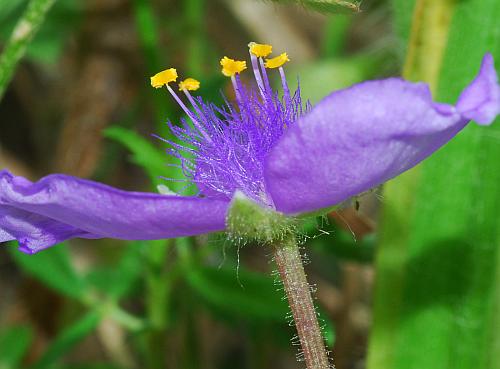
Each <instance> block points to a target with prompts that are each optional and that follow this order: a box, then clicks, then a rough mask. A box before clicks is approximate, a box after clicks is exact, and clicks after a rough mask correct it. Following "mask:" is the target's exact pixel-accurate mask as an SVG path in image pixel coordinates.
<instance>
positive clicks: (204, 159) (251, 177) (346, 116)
mask: <svg viewBox="0 0 500 369" xmlns="http://www.w3.org/2000/svg"><path fill="white" fill-rule="evenodd" d="M249 48H250V61H251V69H252V70H253V74H254V77H255V82H256V83H255V86H254V87H247V86H245V85H244V84H243V83H242V81H241V79H240V73H241V72H243V70H245V69H246V68H247V65H246V63H245V62H244V61H235V60H232V59H229V58H227V57H225V58H223V59H222V60H221V66H222V73H223V74H224V75H226V76H228V77H230V78H231V81H232V84H233V87H234V92H235V97H236V98H235V102H234V103H228V102H227V103H226V104H225V106H224V107H217V106H215V105H214V104H211V103H208V102H205V101H204V100H202V98H200V97H195V96H193V95H192V94H191V92H190V91H194V90H196V89H197V88H198V87H199V82H198V81H196V80H194V79H192V78H188V79H186V80H184V81H182V82H181V83H180V84H179V89H180V91H182V93H183V94H184V95H185V100H184V101H187V104H188V105H186V104H185V103H184V102H183V101H182V99H181V98H180V97H179V96H178V95H177V93H176V92H175V91H174V90H173V89H172V87H171V86H170V84H171V83H173V82H175V81H176V79H177V72H176V70H175V69H167V70H165V71H163V72H160V73H158V74H157V75H155V76H153V77H152V78H151V84H152V86H153V87H156V88H160V87H164V86H165V87H166V88H167V89H168V91H169V92H170V94H171V95H172V96H173V98H174V99H175V100H176V101H177V103H178V104H179V105H180V106H181V107H182V109H183V110H184V111H185V113H186V114H187V119H186V120H183V121H182V125H180V126H176V125H172V124H170V123H169V124H170V128H171V130H172V132H173V134H174V135H175V136H176V138H177V139H176V140H175V141H169V140H166V142H167V143H168V144H169V145H170V147H171V149H170V150H169V153H170V154H171V155H173V156H174V157H176V158H178V159H179V160H180V164H179V165H180V167H181V168H182V170H183V172H184V174H185V175H186V177H187V178H188V179H189V181H190V183H191V184H193V185H196V187H197V189H198V194H197V195H196V196H181V195H178V194H173V193H170V194H168V193H167V194H154V193H141V192H127V191H122V190H119V189H116V188H112V187H109V186H106V185H103V184H100V183H96V182H92V181H89V180H84V179H79V178H75V177H71V176H67V175H61V174H55V175H49V176H47V177H45V178H42V179H41V180H39V181H38V182H34V183H32V182H30V181H28V180H27V179H25V178H23V177H16V176H14V175H12V174H11V173H9V172H8V171H7V170H4V171H1V172H0V242H1V241H9V240H18V241H19V244H20V249H21V250H22V251H24V252H27V253H35V252H37V251H40V250H42V249H44V248H47V247H49V246H51V245H54V244H56V243H58V242H61V241H64V240H66V239H69V238H74V237H81V238H102V237H111V238H118V239H129V240H135V239H162V238H171V237H179V236H190V235H197V234H202V233H207V232H213V231H221V230H224V229H226V225H227V214H228V211H230V208H231V204H232V203H233V204H234V201H235V200H234V198H235V197H236V198H237V197H238V196H235V194H243V195H244V196H245V197H246V198H248V199H251V200H252V202H253V203H254V204H257V205H258V207H259V208H262V209H265V210H266V211H272V212H273V213H274V214H279V216H280V217H283V218H285V216H297V215H300V214H304V213H308V212H313V211H317V210H320V209H323V208H328V207H331V206H333V205H335V204H338V203H340V202H342V201H344V200H346V199H348V198H350V197H351V196H353V195H356V194H359V193H361V192H364V191H366V190H369V189H370V188H372V187H374V186H377V185H379V184H381V183H383V182H385V181H387V180H389V179H391V178H393V177H395V176H397V175H398V174H400V173H402V172H404V171H406V170H408V169H409V168H411V167H413V166H414V165H416V164H417V163H419V162H420V161H422V160H423V159H425V158H426V157H427V156H429V155H430V154H432V153H433V152H434V151H435V150H437V149H438V148H439V147H441V146H442V145H444V144H445V143H446V142H447V141H448V140H450V139H451V138H452V137H453V136H455V135H456V134H457V133H458V132H459V131H460V130H462V129H463V128H464V127H465V126H466V125H467V123H468V122H469V121H470V120H474V121H476V122H477V123H478V124H480V125H487V124H490V123H491V122H492V121H493V120H494V119H495V117H496V116H497V115H498V114H499V112H500V86H499V85H498V80H497V75H496V72H495V69H494V64H493V58H492V56H491V55H490V54H487V55H486V56H485V57H484V59H483V62H482V65H481V68H480V71H479V74H478V75H477V77H476V78H475V79H474V80H473V81H472V82H471V84H470V85H469V86H468V87H466V88H465V90H464V91H463V92H462V94H461V95H460V97H459V98H458V101H457V103H456V104H455V105H448V104H442V103H436V102H433V101H432V97H431V93H430V91H429V88H428V86H427V85H426V84H423V83H410V82H407V81H404V80H402V79H399V78H389V79H385V80H377V81H368V82H363V83H360V84H356V85H354V86H352V87H350V88H347V89H344V90H340V91H336V92H333V93H331V94H330V95H328V96H327V97H325V98H324V99H323V100H322V101H321V102H319V103H318V104H317V105H316V106H315V107H311V106H309V104H307V103H304V102H303V100H302V99H301V95H300V89H297V91H295V92H294V93H293V94H292V93H291V92H290V90H289V88H288V85H287V82H286V78H285V72H284V69H283V65H284V64H285V63H286V62H287V61H288V56H287V54H286V53H284V54H281V55H279V56H277V57H275V58H271V59H265V58H267V57H268V56H269V55H270V54H271V51H272V50H271V46H270V45H262V44H255V43H251V44H250V45H249ZM275 70H277V72H278V73H279V76H280V77H281V84H282V92H281V93H280V92H278V91H275V90H273V89H272V88H271V85H270V83H269V79H268V72H273V73H275V72H274V71H275ZM188 106H189V108H188Z"/></svg>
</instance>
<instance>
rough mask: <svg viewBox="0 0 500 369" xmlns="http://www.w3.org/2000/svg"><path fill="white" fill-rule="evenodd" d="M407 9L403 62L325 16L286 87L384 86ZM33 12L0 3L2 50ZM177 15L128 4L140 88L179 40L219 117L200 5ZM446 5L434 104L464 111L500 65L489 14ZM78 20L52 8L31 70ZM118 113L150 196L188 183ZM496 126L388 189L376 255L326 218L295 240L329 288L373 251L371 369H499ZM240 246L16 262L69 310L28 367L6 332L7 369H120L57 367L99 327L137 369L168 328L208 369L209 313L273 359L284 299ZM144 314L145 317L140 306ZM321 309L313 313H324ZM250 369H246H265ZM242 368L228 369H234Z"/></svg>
mask: <svg viewBox="0 0 500 369" xmlns="http://www.w3.org/2000/svg"><path fill="white" fill-rule="evenodd" d="M279 2H281V3H285V4H291V3H295V4H299V5H303V6H305V7H306V8H308V9H316V10H320V11H323V12H327V13H331V12H334V13H335V14H336V12H338V11H339V10H347V11H349V10H352V9H354V8H353V7H350V6H346V4H354V5H355V6H357V5H358V4H359V2H354V1H351V2H339V1H333V0H332V1H315V0H311V1H292V0H283V1H279ZM416 2H417V0H413V1H412V0H408V1H406V0H392V2H391V6H392V10H393V12H392V15H393V23H394V28H395V30H396V32H397V34H398V36H399V40H400V41H398V43H397V46H396V47H394V45H392V47H393V48H394V49H395V50H386V49H383V50H379V51H378V52H373V51H370V50H362V51H361V52H358V53H354V54H353V53H348V52H346V49H348V48H349V46H350V45H349V41H350V40H349V39H348V37H349V32H350V27H351V26H352V24H353V23H354V22H355V18H354V17H355V15H352V14H348V15H346V14H343V15H342V16H338V15H335V16H333V17H332V16H330V17H331V18H329V20H328V21H327V25H326V27H325V29H324V34H323V39H322V41H321V47H319V48H318V49H320V51H319V52H318V54H319V55H320V57H318V58H313V59H312V60H309V61H307V62H304V63H302V64H301V65H296V66H295V67H293V68H291V69H290V70H289V72H288V77H289V78H290V81H289V82H290V84H291V86H292V87H293V86H295V85H296V84H297V78H296V76H300V79H299V81H298V82H299V83H300V85H301V89H302V93H303V95H304V96H305V97H306V98H308V99H310V101H311V102H313V103H314V102H317V101H318V100H319V99H320V98H322V97H323V96H325V95H326V94H328V93H329V92H331V91H332V90H333V89H336V88H341V87H345V86H347V85H350V84H352V83H355V82H359V81H362V80H365V79H368V78H374V77H376V76H377V75H379V74H380V73H385V72H386V70H385V69H384V67H385V64H387V59H388V55H390V54H389V53H394V52H395V53H398V54H399V53H406V52H407V50H408V47H407V45H408V40H409V39H410V31H411V27H412V17H413V14H412V12H413V9H414V7H415V4H416ZM27 3H28V2H27V1H26V0H15V1H14V0H12V1H10V0H0V41H1V42H2V43H3V42H5V40H6V39H7V38H8V36H9V34H10V32H11V31H12V29H13V27H14V24H15V22H16V21H17V20H18V18H19V16H21V14H22V12H23V10H24V9H25V8H26V5H27ZM342 3H344V4H342ZM447 3H448V2H447ZM182 4H183V5H182V7H181V9H180V11H179V12H178V13H176V14H177V16H176V17H175V19H173V18H174V17H171V18H172V19H170V18H169V19H167V20H164V19H161V17H159V16H158V12H157V7H158V4H156V3H153V2H150V1H147V0H133V1H132V2H131V8H132V13H133V17H134V21H135V23H134V26H135V29H136V33H137V38H138V43H139V46H140V48H141V50H142V51H141V52H142V54H141V56H142V58H143V61H144V64H145V66H144V67H145V70H144V71H142V72H143V73H144V80H147V76H148V75H150V74H152V73H154V72H156V71H157V70H158V69H161V68H162V67H163V66H164V65H169V63H173V62H174V61H176V59H175V58H176V57H177V56H176V55H175V53H174V51H170V49H169V48H165V47H163V46H162V45H163V44H164V40H163V39H162V37H161V32H162V30H164V29H165V28H167V29H169V30H170V31H172V32H171V33H172V34H173V35H175V37H172V38H174V39H175V38H181V39H182V41H183V42H182V43H181V44H182V45H181V46H179V45H176V44H175V42H171V40H169V41H168V42H169V45H171V46H172V48H173V49H175V50H178V49H185V59H186V60H185V62H184V63H183V66H182V68H183V69H184V71H185V72H186V73H187V74H192V75H193V76H195V77H198V76H200V77H204V78H205V80H204V88H203V91H202V92H201V94H202V95H203V97H207V98H208V99H210V100H211V101H215V102H217V103H220V102H221V101H222V98H221V95H220V90H221V89H222V88H223V87H224V83H225V80H224V79H223V77H221V76H220V75H218V74H217V75H216V74H211V73H208V72H207V69H209V68H207V66H206V64H208V65H209V66H210V68H212V67H213V69H214V70H216V68H217V65H216V61H215V62H214V61H212V62H211V63H212V64H210V63H208V62H207V61H206V59H207V58H208V56H207V54H209V53H216V52H215V51H213V50H214V49H215V50H216V47H215V45H213V44H212V43H211V41H210V40H209V39H208V36H207V33H206V28H205V22H206V21H207V19H206V18H207V15H206V14H205V11H206V1H202V0H187V1H183V2H182ZM449 4H451V5H452V6H453V10H454V13H453V14H454V15H453V21H452V24H451V28H450V36H449V41H448V46H447V48H446V52H445V59H444V62H443V66H442V73H441V74H440V78H439V86H438V89H437V92H438V96H439V98H440V99H441V100H443V101H453V100H454V99H455V98H456V97H457V94H458V93H459V91H460V89H461V88H462V87H463V86H465V85H466V83H467V82H468V81H469V80H470V78H472V76H473V75H474V73H475V72H476V70H477V68H478V61H479V60H480V58H481V56H482V54H483V53H484V52H485V51H487V50H490V51H492V52H494V53H495V56H496V59H497V60H500V49H499V46H498V45H500V36H499V35H500V32H499V28H498V19H500V7H499V3H498V1H495V0H469V1H462V2H449ZM83 17H84V13H83V2H81V1H77V0H64V1H62V0H61V1H59V2H57V3H56V5H55V6H54V8H53V9H52V10H51V13H50V16H48V17H47V19H46V21H45V22H44V24H43V26H42V27H41V29H40V31H39V33H38V35H37V36H36V37H35V38H34V40H33V42H32V44H31V45H30V47H29V49H28V54H27V55H28V58H29V59H30V60H32V61H33V62H35V63H45V64H47V63H52V62H55V61H56V60H57V59H58V58H59V57H60V55H61V52H62V51H63V46H64V44H65V42H66V41H67V38H68V37H69V36H70V35H71V34H72V32H76V31H77V30H78V27H79V25H80V22H81V20H82V18H83ZM166 23H167V24H166ZM184 41H185V42H184ZM185 45H188V46H185ZM410 46H411V45H410ZM176 47H177V48H176ZM173 49H172V50H173ZM209 56H210V57H211V56H212V55H211V54H210V55H209ZM174 59H175V60H174ZM381 71H382V72H381ZM423 78H424V77H423ZM318 81H319V82H318ZM146 89H147V90H146ZM141 94H142V95H143V96H142V95H141V96H139V98H138V101H139V103H142V102H144V103H145V104H151V105H152V106H151V108H152V110H153V115H154V120H155V129H156V132H157V133H158V134H159V135H160V136H162V137H165V138H166V139H171V137H170V136H169V132H168V128H167V125H166V124H165V120H166V119H167V118H170V119H172V121H173V122H176V121H177V120H178V118H179V117H180V116H181V114H180V113H179V112H178V111H176V110H175V109H174V108H173V107H172V106H171V105H170V104H169V103H168V100H167V99H166V98H165V97H164V96H163V94H161V93H158V91H155V90H151V89H149V86H147V85H146V83H145V86H144V91H141ZM141 99H142V100H141ZM127 113H128V114H129V118H128V119H127V122H120V123H119V124H116V125H114V126H112V127H110V128H108V129H106V130H105V131H104V132H103V135H104V136H105V137H106V138H109V139H110V140H112V141H113V142H114V143H115V144H116V146H119V150H125V151H126V152H127V158H128V161H129V162H130V163H132V164H133V165H136V166H138V167H139V168H141V169H142V170H143V171H144V172H145V173H146V174H147V176H148V177H149V180H150V182H151V184H152V185H153V186H152V188H153V189H154V190H156V186H157V185H158V184H164V183H165V182H164V181H162V180H161V178H160V176H164V177H169V178H176V179H180V180H182V179H183V177H184V176H183V173H182V171H181V170H180V169H179V168H176V167H171V166H167V164H172V163H171V162H169V160H170V159H169V156H168V155H167V154H166V153H165V150H164V149H163V147H164V146H166V145H163V144H162V142H161V141H159V140H157V139H152V138H150V137H148V136H144V135H142V134H139V133H137V130H136V127H135V126H134V127H133V128H132V127H131V125H132V123H134V122H135V121H137V120H139V119H140V117H139V115H140V114H142V113H143V112H142V111H141V109H140V108H138V107H137V103H135V105H134V106H131V107H129V111H128V112H127ZM497 127H498V124H497ZM497 127H495V126H494V127H493V128H489V129H488V130H487V131H483V130H478V129H475V128H474V127H469V128H467V130H466V131H465V132H464V133H463V134H461V135H460V136H459V137H458V138H457V140H455V142H453V143H451V144H450V145H449V146H448V147H447V148H445V149H443V150H441V151H440V152H439V153H438V154H437V155H436V157H435V158H433V159H431V160H429V161H428V162H427V163H426V164H424V165H423V166H422V168H420V169H417V170H416V171H414V172H410V173H409V174H407V175H405V176H403V177H402V178H400V179H398V180H396V181H394V182H393V183H391V184H390V185H389V186H388V189H387V191H386V193H385V199H384V201H383V203H384V217H383V222H382V227H381V232H380V234H379V235H377V236H378V240H377V236H376V235H374V234H372V235H369V236H367V237H364V238H362V239H361V240H359V241H356V240H355V239H354V237H353V236H352V234H351V233H350V232H347V231H345V230H342V229H340V228H339V227H338V226H336V225H335V224H334V223H333V222H330V221H327V220H326V221H325V219H323V218H318V219H312V220H309V221H308V222H305V223H304V224H303V225H302V229H301V232H302V234H303V237H304V240H305V241H304V246H305V248H307V250H308V253H310V254H311V255H312V258H313V259H314V258H315V257H316V258H318V259H321V261H322V262H323V263H324V265H327V269H328V270H327V272H328V273H330V274H331V275H335V274H336V273H337V272H338V269H339V265H340V264H341V263H345V262H354V263H358V264H364V265H371V264H372V263H374V257H375V253H376V248H375V244H376V242H377V241H378V244H379V245H378V250H380V251H378V254H377V261H376V263H375V265H376V269H377V274H378V280H377V286H378V287H377V292H376V301H375V310H374V314H375V326H374V329H373V333H372V338H371V343H370V345H371V347H370V357H369V363H368V365H369V369H378V368H384V369H391V368H409V369H411V368H417V367H418V368H420V367H426V368H439V369H441V368H442V369H446V368H449V369H451V368H453V369H455V368H463V369H468V368H472V367H481V368H488V369H489V368H492V369H495V368H500V366H499V364H498V362H499V361H498V360H496V358H497V357H498V355H499V353H500V352H499V350H500V335H499V334H498V332H499V331H500V329H499V324H498V318H497V317H498V316H499V312H500V293H499V292H498V282H500V278H499V273H498V271H499V270H500V266H499V265H500V260H499V255H500V254H499V252H498V251H497V250H498V246H499V237H500V234H499V233H498V226H499V224H498V219H499V218H498V216H497V213H498V211H497V209H498V208H499V206H500V196H499V195H498V190H497V189H498V183H500V177H499V176H500V174H499V173H500V171H499V170H498V163H497V161H498V158H499V157H500V152H499V148H498V147H499V146H498V144H497V141H498V140H497V139H496V138H498V137H500V132H498V130H499V128H497ZM495 135H497V136H495ZM495 137H496V138H495ZM120 152H121V151H120ZM108 159H109V160H108V162H106V163H104V164H102V165H103V167H105V168H109V167H110V166H113V164H114V163H115V161H116V160H117V158H116V155H115V156H112V155H110V156H109V157H108ZM450 178H451V179H452V180H450ZM167 185H168V186H169V187H170V188H171V189H172V190H175V191H178V190H180V189H182V187H183V186H184V183H182V182H168V183H167ZM96 242H97V241H96ZM239 247H240V246H239V245H233V244H231V243H229V241H227V240H226V239H225V238H223V239H222V238H221V237H219V236H217V235H216V236H210V237H209V238H208V239H205V238H201V239H193V238H187V239H179V240H168V241H157V242H129V243H120V247H119V249H118V251H115V252H113V253H112V256H111V257H108V259H106V260H105V261H102V260H101V261H100V262H99V263H95V264H93V265H91V266H90V267H89V269H88V270H84V271H82V270H79V269H77V268H76V267H75V265H74V264H73V263H72V260H71V257H70V253H69V252H68V248H67V245H65V244H61V245H59V246H56V247H53V248H51V249H49V250H46V251H44V252H42V253H39V254H37V255H24V254H21V253H19V252H18V251H17V250H15V248H14V247H10V251H11V252H10V255H11V257H12V258H13V260H14V261H15V262H16V264H17V266H18V267H19V268H20V269H21V270H22V271H23V272H24V273H25V274H26V275H29V276H31V277H32V278H34V279H35V280H37V281H38V282H39V283H41V284H43V285H45V286H47V287H48V288H50V289H51V290H53V291H54V292H55V293H56V294H57V295H58V296H60V297H63V298H64V299H65V301H67V303H68V304H69V305H70V307H71V308H70V309H68V310H69V311H70V312H69V313H66V314H64V315H62V316H61V317H60V324H61V328H60V330H59V333H58V334H57V335H56V337H55V338H54V339H53V340H52V342H50V343H49V345H48V346H47V348H46V349H45V351H44V353H42V354H41V355H40V356H39V357H37V358H35V359H36V360H34V362H33V363H32V362H30V363H27V362H26V361H25V360H23V359H25V358H26V356H27V354H28V352H29V348H30V345H31V344H32V341H33V338H34V337H35V335H36V333H35V332H34V331H33V328H32V327H31V326H28V325H14V326H9V327H7V328H5V329H3V331H2V332H1V333H0V367H1V368H12V369H15V368H16V369H19V368H32V369H44V368H55V369H59V368H60V369H63V368H68V369H69V368H72V369H75V368H77V369H78V368H80V369H113V368H114V369H118V368H119V367H120V365H119V364H118V363H115V362H112V360H111V359H110V363H88V364H85V363H82V364H80V365H73V364H72V365H69V364H67V363H66V362H65V358H66V356H68V355H69V354H70V353H71V351H72V350H73V349H74V348H75V346H76V345H77V344H78V343H80V342H81V341H82V340H84V339H85V338H87V337H88V336H89V335H91V334H94V333H96V330H97V328H98V327H99V325H100V324H101V323H102V322H103V321H104V320H105V319H110V320H112V321H113V322H115V323H116V324H118V325H119V326H120V327H121V328H122V329H124V330H125V331H126V332H127V334H128V335H129V336H130V337H131V338H130V341H129V342H128V343H129V344H130V347H132V350H133V351H134V352H133V354H134V356H135V357H136V358H137V360H138V362H141V363H146V364H145V366H147V367H148V368H151V369H155V368H163V367H164V365H163V364H164V363H163V362H162V360H163V357H164V355H165V352H164V351H165V346H166V342H167V341H168V339H169V337H170V336H171V335H173V332H175V330H176V329H178V330H181V331H186V332H188V333H185V335H184V336H181V339H185V340H186V344H185V345H184V346H185V347H187V348H185V351H186V352H183V353H180V354H179V355H180V356H182V357H183V359H182V360H183V361H182V362H184V363H185V364H186V365H185V367H186V368H191V367H203V366H200V364H199V363H197V360H198V359H197V353H196V352H193V349H192V347H191V346H193V347H195V346H196V345H195V344H193V342H192V340H194V338H193V337H194V334H192V329H193V328H192V324H193V323H192V321H193V320H194V317H198V316H201V315H203V314H204V313H207V312H208V313H209V314H210V315H211V316H213V317H215V318H216V319H217V320H219V321H221V322H223V324H227V325H229V326H231V327H235V326H238V327H240V326H244V327H245V330H246V331H247V332H248V334H249V336H250V337H251V340H252V341H253V343H252V345H253V351H254V352H260V353H265V352H266V350H267V351H269V350H271V351H272V350H277V348H275V347H274V346H273V347H268V346H269V340H267V341H266V338H267V336H268V335H273V334H274V335H276V336H279V340H278V341H279V343H278V345H277V346H279V348H280V349H281V348H282V347H285V348H287V347H288V346H289V338H290V336H291V334H292V329H291V328H290V327H289V326H288V323H289V322H288V321H287V317H286V316H287V313H288V307H287V304H286V302H285V301H284V300H283V292H282V291H280V286H279V285H277V284H276V281H275V280H274V278H273V276H271V275H269V274H268V273H262V272H256V271H254V270H253V269H252V268H251V267H249V266H247V265H245V264H244V263H240V260H239V253H240V252H244V251H245V248H247V247H258V246H257V245H247V246H245V248H243V249H240V248H239ZM226 248H227V254H228V255H226V256H225V257H224V258H221V256H220V255H219V253H221V250H222V249H224V250H226ZM222 262H223V264H222V265H221V263H222ZM137 300H139V301H140V304H139V306H137V305H136V304H134V303H133V302H136V301H137ZM318 310H319V311H320V312H321V310H322V308H321V306H318ZM321 316H322V318H323V320H324V325H325V330H324V332H325V336H326V338H327V341H328V344H329V347H331V346H332V345H333V342H334V339H335V334H336V332H335V331H336V328H335V326H334V323H333V322H332V321H331V319H330V317H329V316H328V315H327V314H326V313H322V314H321ZM2 328H3V327H2ZM190 330H191V331H190ZM175 337H178V336H175ZM262 355H264V354H262ZM252 360H253V361H252ZM248 361H249V362H250V363H254V364H255V362H258V359H256V358H250V359H248ZM245 365H247V366H245ZM249 365H251V364H248V363H238V364H234V362H231V366H228V367H231V368H236V367H238V368H239V367H241V368H243V367H249ZM255 365H257V364H255ZM221 367H222V366H221ZM254 367H259V366H258V365H257V366H254Z"/></svg>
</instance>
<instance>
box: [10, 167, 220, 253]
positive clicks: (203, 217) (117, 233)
mask: <svg viewBox="0 0 500 369" xmlns="http://www.w3.org/2000/svg"><path fill="white" fill-rule="evenodd" d="M228 203H229V202H228V201H225V200H212V199H203V198H198V197H182V196H166V195H159V194H154V193H142V192H128V191H123V190H118V189H115V188H113V187H110V186H106V185H103V184H100V183H96V182H92V181H89V180H83V179H79V178H76V177H71V176H66V175H60V174H54V175H50V176H47V177H45V178H42V179H41V180H39V181H38V182H35V183H31V182H30V181H28V180H26V179H25V178H23V177H15V176H13V175H12V174H10V173H9V172H7V171H5V170H4V171H0V241H7V240H10V239H13V238H16V239H17V240H19V241H20V243H21V249H22V250H23V251H32V252H36V251H39V250H41V249H43V248H46V247H49V246H51V245H53V244H55V243H58V242H61V241H63V240H65V239H68V238H72V237H84V238H102V237H110V238H118V239H126V240H150V239H163V238H172V237H181V236H191V235H197V234H202V233H208V232H214V231H219V230H223V229H224V227H225V216H226V210H227V207H228Z"/></svg>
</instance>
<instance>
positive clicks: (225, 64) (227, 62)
mask: <svg viewBox="0 0 500 369" xmlns="http://www.w3.org/2000/svg"><path fill="white" fill-rule="evenodd" d="M220 65H221V66H222V74H223V75H225V76H226V77H232V76H234V75H235V74H236V73H240V72H242V71H244V70H245V69H247V63H246V62H245V61H240V60H233V59H229V58H228V57H227V56H225V57H223V58H222V59H221V60H220Z"/></svg>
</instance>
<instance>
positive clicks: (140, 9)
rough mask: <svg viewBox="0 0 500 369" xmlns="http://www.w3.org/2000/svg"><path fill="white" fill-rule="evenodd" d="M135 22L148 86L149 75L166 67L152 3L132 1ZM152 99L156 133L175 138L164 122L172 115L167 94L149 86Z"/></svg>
mask: <svg viewBox="0 0 500 369" xmlns="http://www.w3.org/2000/svg"><path fill="white" fill-rule="evenodd" d="M132 6H133V9H134V11H133V12H132V13H133V15H134V17H135V24H136V29H137V35H138V37H139V43H140V46H141V49H142V53H143V56H144V60H145V64H146V69H147V73H148V74H149V75H148V76H144V83H145V85H147V86H148V87H149V76H152V75H154V74H155V73H158V72H159V71H160V70H163V69H165V68H166V63H167V60H166V59H165V56H164V55H163V54H162V53H160V50H162V47H161V44H160V36H159V32H158V22H157V20H156V17H155V12H154V9H153V5H152V4H151V2H150V1H148V0H134V1H132ZM149 93H150V94H151V99H152V101H153V108H154V115H155V120H156V131H157V132H156V133H158V134H160V135H161V136H163V137H165V138H167V139H175V138H174V137H173V135H172V134H171V132H170V130H169V129H168V126H167V125H166V124H165V120H166V119H167V117H170V118H171V117H173V113H172V105H171V102H170V99H169V98H168V96H165V95H164V94H161V93H158V91H155V90H154V89H151V88H149Z"/></svg>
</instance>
